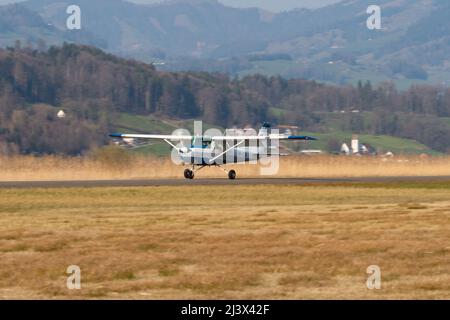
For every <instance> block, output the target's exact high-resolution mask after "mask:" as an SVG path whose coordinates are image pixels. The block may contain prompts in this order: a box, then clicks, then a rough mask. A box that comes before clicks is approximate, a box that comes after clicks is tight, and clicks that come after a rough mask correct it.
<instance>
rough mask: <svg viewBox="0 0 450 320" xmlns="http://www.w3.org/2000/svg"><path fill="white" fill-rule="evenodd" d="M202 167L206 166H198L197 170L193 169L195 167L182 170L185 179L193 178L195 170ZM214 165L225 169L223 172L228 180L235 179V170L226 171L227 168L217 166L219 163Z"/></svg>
mask: <svg viewBox="0 0 450 320" xmlns="http://www.w3.org/2000/svg"><path fill="white" fill-rule="evenodd" d="M204 167H206V166H201V167H200V168H198V169H197V170H195V167H193V168H192V170H191V169H186V170H184V177H185V178H186V179H189V180H192V179H194V176H195V172H197V171H200V170H201V169H203V168H204ZM216 167H219V168H220V169H222V170H223V171H225V172H226V173H227V174H228V179H230V180H235V179H236V176H237V175H236V171H234V170H230V171H228V170H226V169H224V168H222V167H221V166H219V165H216Z"/></svg>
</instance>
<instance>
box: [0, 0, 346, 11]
mask: <svg viewBox="0 0 450 320" xmlns="http://www.w3.org/2000/svg"><path fill="white" fill-rule="evenodd" d="M20 1H21V0H0V4H6V3H11V2H20ZM94 1H95V0H94ZM128 1H132V2H138V3H155V2H161V1H164V0H128ZM219 1H220V2H222V3H224V4H226V5H228V6H233V7H261V8H264V9H266V10H270V11H284V10H289V9H293V8H302V7H307V8H317V7H320V6H324V5H327V4H331V3H335V2H339V0H219ZM72 2H73V3H76V2H77V1H76V0H73V1H72Z"/></svg>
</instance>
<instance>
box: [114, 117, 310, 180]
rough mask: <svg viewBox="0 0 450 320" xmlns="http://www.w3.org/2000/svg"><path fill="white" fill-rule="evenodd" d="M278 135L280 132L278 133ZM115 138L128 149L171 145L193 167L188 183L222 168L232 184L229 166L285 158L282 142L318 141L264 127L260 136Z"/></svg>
mask: <svg viewBox="0 0 450 320" xmlns="http://www.w3.org/2000/svg"><path fill="white" fill-rule="evenodd" d="M275 131H277V130H275ZM109 136H110V137H112V138H115V139H120V140H122V141H124V142H125V143H126V144H127V145H132V146H133V145H135V144H134V143H135V140H163V141H165V142H166V143H168V144H169V145H170V146H171V147H172V148H173V150H174V151H175V153H176V155H177V156H178V158H179V161H178V163H180V164H182V165H184V166H192V169H185V170H184V177H185V178H186V179H194V175H195V173H196V172H198V171H200V170H201V169H203V168H205V167H210V166H215V167H220V168H222V169H223V170H224V171H225V172H226V173H227V174H228V178H229V179H231V180H234V179H236V171H235V170H226V169H225V168H223V166H224V165H227V164H238V163H247V162H257V161H258V160H260V159H262V158H266V157H272V156H281V155H282V154H280V153H279V141H280V140H306V141H309V140H317V139H316V138H313V137H309V136H298V135H291V134H280V133H278V132H276V133H272V130H271V125H270V124H268V123H264V125H263V126H262V128H261V129H260V130H259V132H258V134H256V135H255V134H251V135H245V134H244V135H228V134H227V135H213V136H206V135H183V134H180V135H177V134H173V135H156V134H124V133H113V134H110V135H109Z"/></svg>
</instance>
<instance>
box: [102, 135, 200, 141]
mask: <svg viewBox="0 0 450 320" xmlns="http://www.w3.org/2000/svg"><path fill="white" fill-rule="evenodd" d="M109 136H110V137H111V138H119V139H155V140H171V141H180V140H191V139H192V138H193V137H192V136H182V135H180V136H177V135H159V134H127V133H112V134H110V135H109Z"/></svg>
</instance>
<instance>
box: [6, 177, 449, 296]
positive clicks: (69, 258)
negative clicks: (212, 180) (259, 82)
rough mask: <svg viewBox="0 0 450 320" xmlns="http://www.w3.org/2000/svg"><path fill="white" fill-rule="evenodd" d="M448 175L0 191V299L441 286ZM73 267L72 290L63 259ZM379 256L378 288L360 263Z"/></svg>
mask: <svg viewBox="0 0 450 320" xmlns="http://www.w3.org/2000/svg"><path fill="white" fill-rule="evenodd" d="M449 192H450V183H425V184H424V183H422V184H415V183H408V184H403V183H390V184H388V185H383V184H357V185H350V184H348V185H339V184H332V185H320V186H314V185H306V186H232V187H230V186H216V187H207V186H196V187H189V186H186V187H184V186H180V187H148V188H92V189H29V190H19V189H2V190H0V298H63V299H66V298H67V299H70V298H83V299H84V298H85V299H104V298H133V299H134V298H137V299H163V298H164V299H184V298H194V299H207V298H230V299H319V298H324V299H337V298H345V299H378V298H396V299H397V298H400V299H403V298H425V299H428V298H447V299H448V298H450V198H449ZM69 265H78V266H80V268H81V285H82V289H81V290H68V289H67V288H66V279H67V274H66V273H65V272H66V269H67V267H68V266H69ZM369 265H379V266H380V267H381V272H382V288H381V290H374V291H372V290H368V289H367V287H366V280H367V277H368V275H367V274H366V269H367V267H368V266H369Z"/></svg>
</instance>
